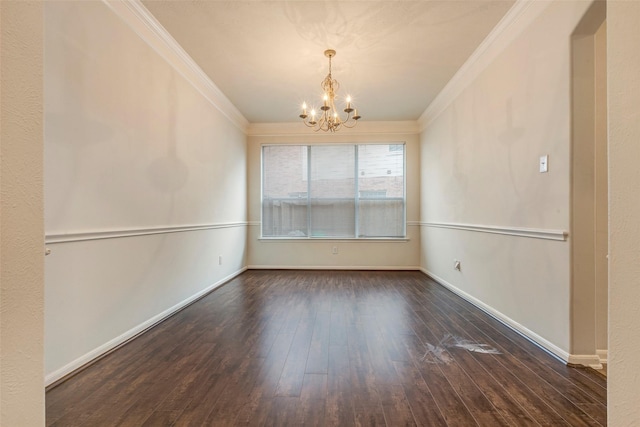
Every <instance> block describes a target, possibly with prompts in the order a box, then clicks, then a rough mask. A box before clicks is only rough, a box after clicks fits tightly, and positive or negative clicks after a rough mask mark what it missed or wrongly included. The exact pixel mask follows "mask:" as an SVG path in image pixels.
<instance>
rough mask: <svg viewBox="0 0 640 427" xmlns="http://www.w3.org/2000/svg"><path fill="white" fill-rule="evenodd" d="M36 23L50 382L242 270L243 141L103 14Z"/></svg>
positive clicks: (75, 7) (82, 12)
mask: <svg viewBox="0 0 640 427" xmlns="http://www.w3.org/2000/svg"><path fill="white" fill-rule="evenodd" d="M44 16H45V64H44V86H45V127H44V138H45V229H46V235H47V242H48V244H47V246H48V247H49V248H50V249H51V250H52V254H51V255H50V256H48V257H47V259H46V276H45V288H46V296H45V302H46V304H45V305H46V315H45V325H46V334H45V337H46V338H45V359H46V364H45V372H46V375H47V382H51V381H54V380H56V379H57V378H59V377H60V376H62V375H64V374H66V373H68V372H69V371H71V370H73V369H75V368H77V367H78V366H80V365H82V364H83V363H85V362H87V361H88V360H90V359H91V358H93V357H95V356H97V355H98V354H100V353H101V352H102V351H104V350H106V349H108V348H110V347H111V346H113V345H115V344H117V343H119V342H121V341H122V340H123V339H126V338H127V337H129V336H131V335H132V334H133V333H135V332H137V331H139V330H140V329H142V328H144V327H145V326H148V325H149V324H151V323H152V322H153V321H155V320H158V319H159V318H161V317H162V316H163V315H166V314H168V313H169V312H171V310H172V309H174V308H175V307H177V306H178V305H179V304H180V303H182V302H184V301H186V300H189V299H190V298H192V297H193V296H194V295H198V294H199V293H201V292H202V291H203V290H206V289H208V288H209V287H211V286H212V285H215V284H218V283H220V282H221V281H222V280H223V279H224V278H226V277H228V276H230V275H233V274H235V273H237V272H238V271H239V270H241V269H242V268H243V267H244V266H245V241H246V137H245V135H244V133H243V132H242V131H241V130H240V129H239V128H238V127H236V126H235V125H234V124H233V123H232V122H230V121H229V119H227V118H226V117H225V115H223V114H222V113H221V111H219V110H218V109H217V108H216V107H215V106H214V105H212V104H211V103H210V102H209V101H208V100H207V99H206V98H205V97H204V96H203V95H202V94H201V93H200V92H199V91H198V90H196V88H194V86H192V85H191V84H190V83H189V81H187V80H186V79H185V78H184V77H183V76H182V75H181V74H180V73H178V72H177V71H176V69H175V68H174V67H172V66H171V65H170V64H169V63H168V62H167V61H165V59H163V58H162V57H161V56H160V55H159V54H158V53H156V51H154V50H153V49H152V48H151V47H150V46H149V45H148V44H146V43H145V42H144V41H143V40H142V38H140V37H139V36H138V35H137V34H136V33H135V32H134V31H133V30H132V28H130V27H129V26H127V25H126V24H125V22H124V21H123V20H122V19H121V18H120V17H119V16H117V15H116V13H114V12H113V11H112V10H110V9H109V8H108V7H107V6H106V5H105V4H104V3H102V2H48V3H46V5H45V15H44ZM194 227H196V228H197V229H194ZM220 255H221V256H222V260H223V262H222V264H221V265H219V263H218V257H219V256H220Z"/></svg>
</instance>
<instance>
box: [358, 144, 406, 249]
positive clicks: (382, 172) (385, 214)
mask: <svg viewBox="0 0 640 427" xmlns="http://www.w3.org/2000/svg"><path fill="white" fill-rule="evenodd" d="M358 192H359V194H358V195H359V200H360V203H359V206H358V237H402V236H404V206H405V203H404V144H389V145H382V144H379V145H374V144H371V145H359V146H358Z"/></svg>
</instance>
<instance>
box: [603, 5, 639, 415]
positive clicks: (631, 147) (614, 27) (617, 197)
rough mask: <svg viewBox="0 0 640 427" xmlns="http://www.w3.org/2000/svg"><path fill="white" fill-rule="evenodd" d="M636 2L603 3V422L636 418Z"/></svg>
mask: <svg viewBox="0 0 640 427" xmlns="http://www.w3.org/2000/svg"><path fill="white" fill-rule="evenodd" d="M639 41H640V2H635V1H633V2H626V1H608V2H607V81H608V87H607V91H608V100H609V153H608V154H609V367H608V372H607V374H608V378H607V380H608V387H607V390H608V402H609V403H608V407H607V414H608V415H607V421H608V425H610V426H613V427H616V426H631V425H637V424H638V420H640V387H638V383H639V382H640V370H639V369H638V367H639V366H640V310H639V308H638V307H640V306H639V305H638V301H640V262H638V260H640V244H639V243H638V242H640V221H638V218H640V199H639V198H638V182H640V168H639V167H638V160H639V159H640V143H639V141H640V108H639V107H638V106H639V105H640V73H638V70H640V49H639V44H640V43H639Z"/></svg>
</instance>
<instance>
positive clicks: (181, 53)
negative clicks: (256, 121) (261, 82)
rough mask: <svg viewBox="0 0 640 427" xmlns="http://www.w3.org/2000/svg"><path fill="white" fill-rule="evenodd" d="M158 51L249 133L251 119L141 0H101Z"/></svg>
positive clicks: (202, 93)
mask: <svg viewBox="0 0 640 427" xmlns="http://www.w3.org/2000/svg"><path fill="white" fill-rule="evenodd" d="M102 1H103V3H104V4H106V5H107V6H108V7H109V8H110V9H111V10H112V11H113V12H114V13H115V14H116V15H117V16H118V17H119V18H120V19H122V20H123V21H124V22H125V23H127V25H129V27H130V28H131V29H132V30H133V31H134V32H135V33H136V34H138V36H140V38H141V39H142V40H143V41H144V42H145V43H147V44H148V45H149V46H150V47H151V48H152V49H153V50H155V51H156V52H157V53H158V55H160V56H161V57H162V58H164V59H165V60H166V61H167V62H168V63H169V65H171V66H172V67H173V68H174V69H175V70H176V71H177V72H178V73H180V74H181V75H182V76H183V77H184V78H185V79H186V80H187V81H188V82H189V83H191V85H193V87H194V88H195V89H196V90H197V91H198V92H200V94H201V95H202V96H203V97H205V98H206V99H207V100H208V101H209V102H210V103H211V105H213V106H214V107H216V108H217V109H218V110H219V111H220V112H221V113H222V114H223V115H224V116H225V117H226V118H227V119H229V121H230V122H231V123H233V124H234V125H235V126H236V127H237V128H238V129H240V130H241V131H242V132H243V133H245V134H246V132H247V128H248V127H249V121H248V120H247V119H246V118H245V117H244V116H243V115H242V113H241V112H240V110H238V109H237V108H236V107H235V105H233V104H232V103H231V101H230V100H229V98H227V97H226V96H225V95H224V93H222V91H221V90H220V89H219V88H218V86H216V84H215V83H213V81H211V79H210V78H209V76H207V74H206V73H205V72H204V71H202V68H200V66H199V65H198V64H197V63H196V62H195V61H194V60H193V59H192V58H191V56H189V54H188V53H187V52H186V51H185V50H184V49H183V48H182V46H180V44H178V42H177V41H176V40H175V39H174V38H173V37H172V36H171V34H169V32H168V31H167V30H166V29H165V28H164V27H163V26H162V24H160V22H158V20H157V19H156V18H155V17H154V16H153V15H152V14H151V12H149V11H148V10H147V8H146V7H144V5H143V4H142V2H141V1H140V0H123V1H120V0H102Z"/></svg>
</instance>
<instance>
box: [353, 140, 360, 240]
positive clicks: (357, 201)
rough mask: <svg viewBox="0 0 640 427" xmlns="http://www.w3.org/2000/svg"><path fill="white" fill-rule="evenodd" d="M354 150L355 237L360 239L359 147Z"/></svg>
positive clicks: (356, 146) (355, 146)
mask: <svg viewBox="0 0 640 427" xmlns="http://www.w3.org/2000/svg"><path fill="white" fill-rule="evenodd" d="M354 149H355V159H354V163H355V164H354V166H355V171H354V176H355V180H356V181H355V189H356V194H355V196H354V201H355V209H354V212H355V215H356V217H355V235H354V236H353V237H359V236H360V220H359V217H360V215H359V212H360V188H359V185H360V182H359V181H360V180H359V179H358V170H359V169H360V167H359V162H358V145H357V144H356V145H354Z"/></svg>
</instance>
